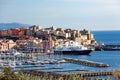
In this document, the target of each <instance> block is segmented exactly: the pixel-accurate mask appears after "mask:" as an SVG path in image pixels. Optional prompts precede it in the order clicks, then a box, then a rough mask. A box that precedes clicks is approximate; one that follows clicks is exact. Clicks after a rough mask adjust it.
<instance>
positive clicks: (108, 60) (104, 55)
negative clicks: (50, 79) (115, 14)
mask: <svg viewBox="0 0 120 80" xmlns="http://www.w3.org/2000/svg"><path fill="white" fill-rule="evenodd" d="M91 33H92V34H94V38H95V40H96V41H97V42H104V44H106V45H107V44H116V45H120V37H119V36H120V31H92V32H91ZM54 58H74V59H82V60H91V61H96V62H101V63H105V64H109V65H110V67H107V68H100V67H89V66H84V65H78V64H72V63H62V64H46V65H45V66H47V67H49V68H50V67H59V68H63V69H58V70H42V71H45V72H57V71H58V72H59V71H67V70H68V71H69V70H73V71H74V70H78V69H79V70H88V71H103V70H120V51H94V52H92V53H91V54H90V55H60V56H58V55H55V56H54Z"/></svg>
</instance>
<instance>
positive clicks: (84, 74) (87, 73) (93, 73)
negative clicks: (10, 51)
mask: <svg viewBox="0 0 120 80" xmlns="http://www.w3.org/2000/svg"><path fill="white" fill-rule="evenodd" d="M23 72H24V74H31V75H36V76H41V77H43V76H46V75H47V76H48V77H51V76H53V77H54V78H59V77H63V78H69V77H70V76H74V75H76V76H79V77H81V78H86V77H93V76H109V75H113V71H111V70H110V71H83V72H77V73H76V72H73V73H65V74H63V73H52V72H42V71H34V70H26V71H23Z"/></svg>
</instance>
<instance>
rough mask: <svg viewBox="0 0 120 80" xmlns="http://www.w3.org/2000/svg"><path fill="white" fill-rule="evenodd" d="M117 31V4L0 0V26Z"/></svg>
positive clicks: (119, 15) (104, 0) (107, 0)
mask: <svg viewBox="0 0 120 80" xmlns="http://www.w3.org/2000/svg"><path fill="white" fill-rule="evenodd" d="M11 22H19V23H25V24H36V25H40V26H43V27H50V26H55V27H63V28H75V29H83V28H86V29H88V30H120V0H0V23H11Z"/></svg>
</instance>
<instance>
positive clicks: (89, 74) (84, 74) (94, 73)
mask: <svg viewBox="0 0 120 80" xmlns="http://www.w3.org/2000/svg"><path fill="white" fill-rule="evenodd" d="M73 74H74V73H73ZM75 74H77V75H80V76H81V77H92V76H108V75H113V71H82V72H76V73H75Z"/></svg>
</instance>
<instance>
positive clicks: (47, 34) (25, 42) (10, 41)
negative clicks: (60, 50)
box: [0, 25, 96, 53]
mask: <svg viewBox="0 0 120 80" xmlns="http://www.w3.org/2000/svg"><path fill="white" fill-rule="evenodd" d="M0 38H1V39H0V51H6V50H9V49H12V48H13V49H17V50H18V51H22V52H25V53H27V52H41V53H47V52H48V53H49V52H51V51H52V49H53V48H54V47H55V46H57V45H60V44H64V43H65V42H66V41H69V40H74V41H77V42H79V43H80V44H82V45H84V46H89V45H94V44H95V43H96V41H95V39H94V35H93V34H91V33H90V31H88V30H85V29H83V30H75V29H63V28H55V27H53V26H52V27H49V28H43V27H41V26H36V25H33V26H30V27H29V28H24V27H20V28H11V29H7V30H0Z"/></svg>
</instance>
